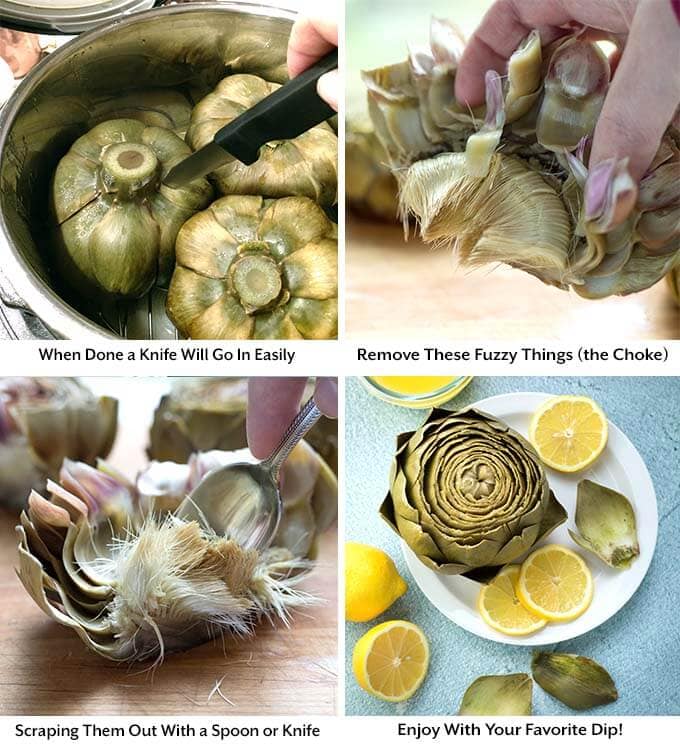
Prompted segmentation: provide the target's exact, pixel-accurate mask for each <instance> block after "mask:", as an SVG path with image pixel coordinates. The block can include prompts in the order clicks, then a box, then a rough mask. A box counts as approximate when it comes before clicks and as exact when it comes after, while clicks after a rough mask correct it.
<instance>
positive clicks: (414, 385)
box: [371, 376, 458, 396]
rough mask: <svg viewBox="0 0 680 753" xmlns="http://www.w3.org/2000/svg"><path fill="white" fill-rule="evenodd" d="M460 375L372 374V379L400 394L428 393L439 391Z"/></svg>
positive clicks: (380, 385)
mask: <svg viewBox="0 0 680 753" xmlns="http://www.w3.org/2000/svg"><path fill="white" fill-rule="evenodd" d="M457 378H458V377H454V376H372V377H371V381H372V382H373V383H374V384H377V385H378V386H379V387H384V388H385V389H388V390H390V391H391V392H398V393H399V394H400V395H414V396H415V395H427V394H429V393H431V392H438V391H439V390H441V389H442V388H444V387H446V385H447V384H451V382H454V381H455V380H456V379H457Z"/></svg>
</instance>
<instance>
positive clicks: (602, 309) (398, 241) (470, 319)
mask: <svg viewBox="0 0 680 753" xmlns="http://www.w3.org/2000/svg"><path fill="white" fill-rule="evenodd" d="M346 248H347V250H346V261H345V274H346V290H347V292H346V296H347V302H346V306H345V310H346V319H347V321H346V332H347V335H348V336H349V337H351V338H362V339H370V338H378V337H382V338H402V337H407V338H419V340H420V341H421V344H422V340H423V338H426V339H427V340H428V342H429V343H432V342H435V341H436V340H437V339H446V340H450V339H467V338H477V339H493V338H499V339H515V340H518V339H528V338H550V339H553V338H560V339H564V340H571V341H572V342H576V343H579V342H580V343H587V342H597V341H598V340H611V339H612V338H614V339H616V340H620V341H622V342H625V341H627V340H630V339H643V338H644V339H647V338H649V339H675V338H678V337H680V310H679V309H678V307H677V306H676V305H675V304H674V303H673V300H672V298H671V295H670V291H669V289H668V286H667V285H666V283H665V280H662V281H661V282H660V283H658V284H657V285H654V286H653V287H652V288H650V289H649V290H645V291H644V292H642V293H637V294H635V295H630V296H625V297H616V296H615V297H611V298H606V299H604V300H600V301H589V300H586V299H584V298H580V297H579V296H578V295H577V294H576V293H572V292H566V291H564V290H558V289H557V288H554V287H549V286H548V285H544V284H543V283H542V282H540V281H539V280H537V279H535V278H533V277H532V276H531V275H529V274H526V273H525V272H521V271H519V270H515V269H511V268H510V267H507V266H504V265H499V266H497V267H491V266H487V267H484V268H482V269H477V270H473V271H470V270H466V269H462V268H460V267H456V264H455V262H454V260H453V258H452V254H451V252H450V251H448V250H446V249H437V250H435V249H432V248H429V247H427V246H425V245H424V244H422V243H420V242H419V241H417V240H411V241H410V242H408V243H405V242H404V236H403V232H402V230H401V228H400V227H398V226H396V225H394V226H392V225H388V224H384V223H371V222H368V221H366V220H363V219H358V218H356V217H351V218H349V219H348V222H347V244H346ZM553 347H555V346H554V345H553Z"/></svg>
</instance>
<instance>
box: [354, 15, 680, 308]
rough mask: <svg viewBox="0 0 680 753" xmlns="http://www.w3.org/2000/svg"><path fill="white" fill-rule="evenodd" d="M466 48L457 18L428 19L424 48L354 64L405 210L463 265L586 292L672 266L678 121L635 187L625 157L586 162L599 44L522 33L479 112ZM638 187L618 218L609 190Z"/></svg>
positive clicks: (599, 293) (618, 287)
mask: <svg viewBox="0 0 680 753" xmlns="http://www.w3.org/2000/svg"><path fill="white" fill-rule="evenodd" d="M462 48H463V45H462V43H461V39H460V37H459V35H458V33H457V31H456V29H455V27H453V25H451V24H448V23H447V22H446V21H444V20H441V19H433V21H432V25H431V31H430V44H429V47H427V46H426V47H424V48H421V47H418V48H417V49H414V50H413V51H412V52H411V54H410V55H409V58H408V59H407V60H405V61H403V62H401V63H396V64H392V65H386V66H383V67H381V68H376V69H374V70H370V71H365V72H364V73H363V80H364V82H365V84H366V86H367V90H368V112H369V115H370V117H371V120H372V122H373V126H374V128H375V135H376V137H377V138H378V139H379V140H380V142H381V144H382V148H383V151H384V153H385V154H386V155H387V156H388V161H389V164H390V167H391V169H392V171H393V174H394V176H395V178H396V180H397V183H398V184H399V206H400V214H401V216H402V217H403V218H404V220H406V219H408V218H409V217H414V218H415V220H416V221H417V223H418V225H419V231H420V235H421V237H422V238H423V239H424V240H425V241H427V242H429V243H431V244H433V245H434V246H437V247H439V246H444V245H447V246H451V247H452V248H453V251H454V253H455V255H456V257H457V259H459V260H460V261H461V262H462V263H463V264H464V265H467V266H471V267H472V266H476V265H481V264H498V263H503V264H508V265H510V266H512V267H515V268H517V269H520V270H523V271H524V272H527V273H529V274H532V275H533V276H535V277H537V278H538V279H539V280H541V281H542V282H544V283H546V284H549V285H554V286H556V287H558V288H562V289H564V290H567V289H572V290H574V291H575V292H577V293H578V294H579V295H581V296H583V297H585V298H604V297H606V296H610V295H627V294H630V293H635V292H638V291H640V290H644V289H646V288H648V287H650V286H651V285H653V284H655V283H656V282H658V281H659V280H661V279H662V278H663V277H664V276H665V275H666V274H667V273H668V272H669V271H670V270H672V269H673V267H675V266H677V265H678V263H680V192H679V191H678V189H677V185H678V181H677V175H678V170H679V169H680V131H678V129H677V126H676V125H674V123H670V124H669V125H668V128H667V129H666V132H665V133H664V135H663V138H662V139H661V143H660V145H659V148H658V151H657V153H656V156H655V157H654V160H653V161H652V164H651V166H650V168H649V170H648V172H647V174H646V175H645V176H644V177H643V178H642V180H641V181H640V185H639V191H638V186H636V185H635V182H634V181H633V178H632V176H631V174H630V172H629V170H628V157H627V156H626V155H622V156H621V158H620V159H611V160H606V161H604V162H601V163H600V164H598V165H597V166H595V167H591V169H590V172H589V169H588V167H587V165H588V158H589V150H590V145H591V143H592V137H593V133H594V132H595V128H596V126H597V123H598V119H599V117H600V112H601V109H602V104H603V102H604V100H605V97H606V96H607V92H608V90H609V87H610V83H611V70H610V65H609V61H608V59H607V57H606V56H605V55H604V54H603V53H602V51H601V50H600V48H599V47H598V45H597V42H596V41H595V40H591V39H584V38H583V37H582V35H580V33H579V32H574V33H572V34H567V35H565V36H562V37H560V39H559V40H556V41H555V42H552V43H550V44H546V45H543V44H542V42H541V37H540V32H539V31H536V30H534V31H532V32H531V33H530V34H529V35H528V36H527V38H526V39H525V40H524V41H523V42H522V44H521V45H520V46H519V48H518V49H517V50H516V51H515V52H514V53H513V54H512V55H511V56H510V59H509V61H508V66H507V75H505V76H502V77H499V76H498V74H497V73H495V72H494V71H488V72H487V74H486V78H485V84H486V107H482V108H478V110H476V111H468V110H466V109H465V108H464V107H462V106H461V104H460V103H458V102H456V100H455V95H454V91H455V77H456V70H457V67H458V63H459V60H460V56H461V54H462ZM501 73H503V72H501ZM348 164H349V163H348ZM586 180H588V186H589V190H588V193H587V195H586V193H585V184H586ZM351 181H352V179H351V178H348V185H351ZM635 193H637V203H636V205H635V207H634V208H633V210H632V211H631V212H630V214H629V216H628V217H627V218H626V219H625V220H624V221H623V222H621V223H619V224H617V225H614V217H615V216H616V207H617V206H618V202H619V199H620V198H621V197H623V196H626V197H630V196H631V195H634V194H635Z"/></svg>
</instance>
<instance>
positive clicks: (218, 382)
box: [147, 377, 248, 463]
mask: <svg viewBox="0 0 680 753" xmlns="http://www.w3.org/2000/svg"><path fill="white" fill-rule="evenodd" d="M247 405H248V380H247V379H243V378H240V377H224V378H214V379H213V378H210V379H198V380H195V379H192V380H189V381H186V380H182V381H181V382H177V383H175V384H174V385H173V387H172V389H171V391H170V392H169V393H168V394H167V395H163V397H162V398H161V401H160V403H159V404H158V407H157V408H156V410H155V412H154V416H153V424H152V426H151V431H150V433H149V440H150V441H149V448H148V450H147V452H148V455H149V457H151V458H153V459H154V460H172V461H174V462H175V463H186V461H187V460H188V459H189V457H190V456H191V455H192V454H193V453H195V452H199V451H204V450H236V449H238V448H239V447H243V446H244V445H245V444H246V443H247V438H246V407H247Z"/></svg>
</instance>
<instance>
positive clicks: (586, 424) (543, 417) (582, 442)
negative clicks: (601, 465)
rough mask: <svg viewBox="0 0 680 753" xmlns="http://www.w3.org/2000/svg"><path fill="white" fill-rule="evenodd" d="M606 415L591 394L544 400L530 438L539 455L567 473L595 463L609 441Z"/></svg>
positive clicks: (533, 418) (546, 461) (550, 464)
mask: <svg viewBox="0 0 680 753" xmlns="http://www.w3.org/2000/svg"><path fill="white" fill-rule="evenodd" d="M607 435H608V428H607V417H606V416H605V415H604V413H603V411H602V408H600V406H599V405H598V404H597V403H595V402H594V401H593V400H591V399H590V398H589V397H582V396H578V395H559V396H558V397H553V398H551V399H550V400H548V401H547V402H545V403H543V405H541V406H540V407H539V408H538V410H537V411H536V412H535V413H534V415H533V416H532V418H531V424H530V425H529V440H530V441H531V443H532V444H533V446H534V447H535V448H536V451H537V452H538V455H539V457H540V458H541V460H542V461H543V462H544V463H545V464H546V465H549V466H550V467H551V468H554V469H555V470H557V471H563V472H564V473H574V472H575V471H582V470H583V469H584V468H587V467H588V466H589V465H591V464H592V463H594V462H595V461H596V460H597V458H599V457H600V455H601V454H602V450H604V448H605V445H606V444H607Z"/></svg>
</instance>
